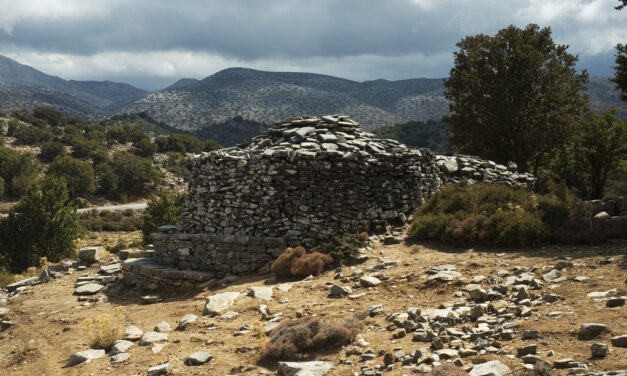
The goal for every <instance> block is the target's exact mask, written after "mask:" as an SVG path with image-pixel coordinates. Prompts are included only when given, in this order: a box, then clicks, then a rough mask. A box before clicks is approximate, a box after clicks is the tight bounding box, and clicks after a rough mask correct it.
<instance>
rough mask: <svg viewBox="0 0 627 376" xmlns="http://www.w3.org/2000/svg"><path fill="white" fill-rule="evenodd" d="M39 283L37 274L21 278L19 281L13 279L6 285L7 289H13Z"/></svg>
mask: <svg viewBox="0 0 627 376" xmlns="http://www.w3.org/2000/svg"><path fill="white" fill-rule="evenodd" d="M39 283H41V280H40V279H39V277H38V276H35V277H30V278H26V279H21V280H19V281H15V282H13V283H11V284H9V285H7V286H6V289H7V291H15V290H17V289H18V288H20V287H26V286H33V285H37V284H39Z"/></svg>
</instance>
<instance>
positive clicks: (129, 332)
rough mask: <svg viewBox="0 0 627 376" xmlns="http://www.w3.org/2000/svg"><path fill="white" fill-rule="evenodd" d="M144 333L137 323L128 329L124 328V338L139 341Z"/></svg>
mask: <svg viewBox="0 0 627 376" xmlns="http://www.w3.org/2000/svg"><path fill="white" fill-rule="evenodd" d="M143 334H144V331H143V330H141V329H139V328H138V327H136V326H135V325H130V326H127V327H126V329H124V339H125V340H128V341H137V340H139V339H140V338H141V337H142V335H143Z"/></svg>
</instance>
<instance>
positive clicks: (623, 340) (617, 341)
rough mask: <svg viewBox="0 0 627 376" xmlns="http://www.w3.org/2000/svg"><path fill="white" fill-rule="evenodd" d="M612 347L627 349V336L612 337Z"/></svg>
mask: <svg viewBox="0 0 627 376" xmlns="http://www.w3.org/2000/svg"><path fill="white" fill-rule="evenodd" d="M612 346H614V347H627V334H623V335H620V336H615V337H612Z"/></svg>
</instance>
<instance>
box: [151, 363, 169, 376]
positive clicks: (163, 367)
mask: <svg viewBox="0 0 627 376" xmlns="http://www.w3.org/2000/svg"><path fill="white" fill-rule="evenodd" d="M171 369H172V365H171V364H170V363H164V364H159V365H158V366H154V367H150V368H148V374H147V375H148V376H158V375H167V374H168V373H170V370H171Z"/></svg>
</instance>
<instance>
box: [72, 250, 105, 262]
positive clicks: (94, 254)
mask: <svg viewBox="0 0 627 376" xmlns="http://www.w3.org/2000/svg"><path fill="white" fill-rule="evenodd" d="M103 256H104V248H102V247H83V248H81V249H80V250H79V251H78V259H79V260H81V261H83V262H86V263H88V264H92V263H94V262H96V261H98V260H100V259H101V258H102V257H103Z"/></svg>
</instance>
